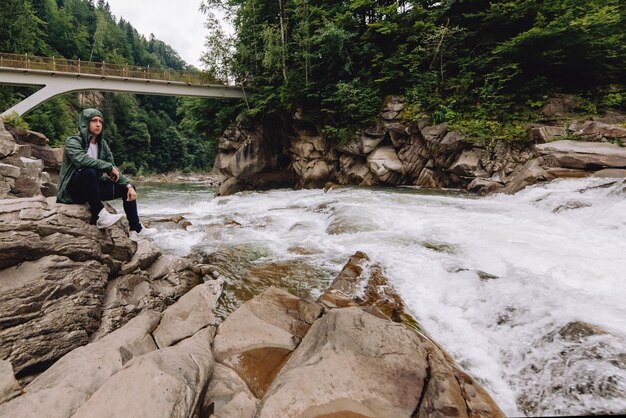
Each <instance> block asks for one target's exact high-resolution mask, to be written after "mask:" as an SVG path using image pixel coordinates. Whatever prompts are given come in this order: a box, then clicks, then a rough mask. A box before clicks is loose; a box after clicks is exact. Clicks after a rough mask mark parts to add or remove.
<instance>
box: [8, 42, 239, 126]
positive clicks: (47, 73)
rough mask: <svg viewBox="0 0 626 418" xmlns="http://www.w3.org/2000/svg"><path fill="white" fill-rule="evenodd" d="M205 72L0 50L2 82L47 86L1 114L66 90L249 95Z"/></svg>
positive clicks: (29, 106) (224, 96)
mask: <svg viewBox="0 0 626 418" xmlns="http://www.w3.org/2000/svg"><path fill="white" fill-rule="evenodd" d="M205 77H206V76H205V75H203V74H202V73H192V72H184V71H172V70H163V69H150V68H147V69H146V68H138V67H129V66H121V65H111V64H105V63H94V62H81V61H80V60H66V59H57V58H48V57H34V56H28V55H15V54H0V84H7V85H17V86H43V88H42V89H40V90H38V91H36V92H35V93H33V94H32V95H30V96H28V97H26V98H25V99H24V100H22V101H21V102H19V103H18V104H16V105H15V106H13V107H11V108H10V109H7V110H5V111H4V112H2V113H1V114H0V116H5V115H10V114H12V113H17V114H18V115H23V114H25V113H27V112H29V111H30V110H32V109H34V108H35V107H37V106H38V105H40V104H41V103H43V102H45V101H47V100H49V99H51V98H53V97H55V96H58V95H60V94H63V93H69V92H73V91H84V90H99V91H118V92H127V93H139V94H153V95H166V96H191V97H209V98H221V99H245V94H244V91H243V89H242V88H241V87H238V86H225V85H219V84H210V83H208V82H206V81H208V80H206V79H204V78H205Z"/></svg>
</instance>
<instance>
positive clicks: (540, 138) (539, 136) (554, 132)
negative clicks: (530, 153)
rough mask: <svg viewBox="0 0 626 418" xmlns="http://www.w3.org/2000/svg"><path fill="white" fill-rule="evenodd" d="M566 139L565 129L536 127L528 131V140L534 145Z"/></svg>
mask: <svg viewBox="0 0 626 418" xmlns="http://www.w3.org/2000/svg"><path fill="white" fill-rule="evenodd" d="M566 137H567V128H565V127H561V126H546V125H544V126H536V127H533V128H531V129H530V130H529V131H528V139H529V140H530V141H531V142H534V143H536V144H543V143H545V142H551V141H558V140H562V139H565V138H566Z"/></svg>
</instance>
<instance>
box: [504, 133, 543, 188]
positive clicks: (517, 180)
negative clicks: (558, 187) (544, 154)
mask: <svg viewBox="0 0 626 418" xmlns="http://www.w3.org/2000/svg"><path fill="white" fill-rule="evenodd" d="M545 145H548V144H545ZM547 168H548V167H546V161H545V159H544V158H536V159H533V160H529V161H528V162H526V164H524V165H523V166H518V167H517V168H516V169H515V171H514V172H513V173H512V174H511V175H510V176H509V177H507V178H506V179H505V183H506V185H505V186H504V187H503V188H502V192H504V193H517V192H518V191H520V190H522V189H523V188H525V187H526V186H528V185H531V184H535V183H538V182H542V181H548V180H552V179H554V176H553V175H551V174H550V173H548V171H547Z"/></svg>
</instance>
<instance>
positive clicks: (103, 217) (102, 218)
mask: <svg viewBox="0 0 626 418" xmlns="http://www.w3.org/2000/svg"><path fill="white" fill-rule="evenodd" d="M123 217H124V215H119V214H113V213H109V212H107V210H106V209H105V208H102V210H101V211H100V213H98V220H97V221H96V226H97V227H98V228H100V229H104V228H108V227H110V226H111V225H113V224H115V223H116V222H118V221H119V220H120V219H122V218H123Z"/></svg>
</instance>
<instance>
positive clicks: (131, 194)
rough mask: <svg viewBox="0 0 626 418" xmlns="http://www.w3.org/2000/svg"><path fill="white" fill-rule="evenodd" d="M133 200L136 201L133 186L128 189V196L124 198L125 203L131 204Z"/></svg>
mask: <svg viewBox="0 0 626 418" xmlns="http://www.w3.org/2000/svg"><path fill="white" fill-rule="evenodd" d="M133 200H137V192H136V191H135V188H134V187H133V186H130V187H129V188H128V196H127V197H126V201H128V202H132V201H133Z"/></svg>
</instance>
